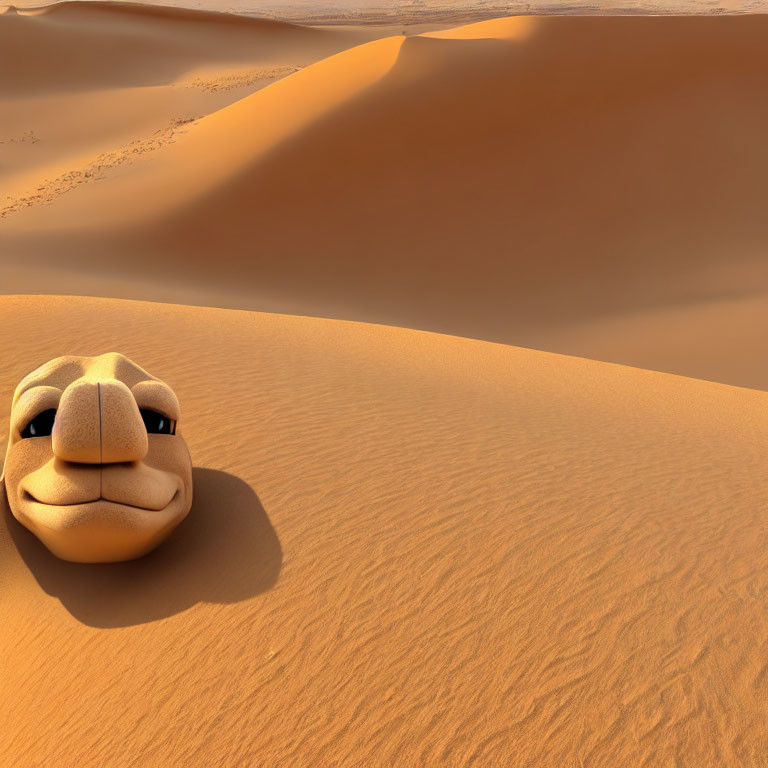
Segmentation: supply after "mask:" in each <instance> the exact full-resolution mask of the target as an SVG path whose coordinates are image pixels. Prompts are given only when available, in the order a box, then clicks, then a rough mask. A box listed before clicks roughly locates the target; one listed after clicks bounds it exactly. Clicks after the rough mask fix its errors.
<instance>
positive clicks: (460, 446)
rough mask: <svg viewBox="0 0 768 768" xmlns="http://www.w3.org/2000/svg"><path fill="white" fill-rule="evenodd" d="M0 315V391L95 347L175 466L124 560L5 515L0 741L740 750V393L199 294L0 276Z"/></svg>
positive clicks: (359, 757) (83, 748)
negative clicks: (146, 544)
mask: <svg viewBox="0 0 768 768" xmlns="http://www.w3.org/2000/svg"><path fill="white" fill-rule="evenodd" d="M52 317H53V318H55V322H51V318H52ZM0 327H2V328H3V339H4V345H5V347H4V354H3V356H2V357H0V383H1V386H0V392H2V393H4V396H6V397H7V398H8V402H9V401H10V395H11V391H12V388H13V386H14V385H15V383H16V381H17V380H18V378H19V377H20V376H22V375H23V374H24V373H26V372H27V371H28V370H29V369H31V368H33V367H34V366H36V365H37V364H38V363H40V362H41V361H44V360H46V359H48V358H49V357H51V356H54V355H59V354H63V353H84V354H97V353H99V352H103V351H107V350H112V349H120V350H121V351H123V352H124V353H126V354H128V355H130V356H131V357H133V358H134V359H135V360H136V361H137V362H139V363H141V364H142V365H146V366H147V367H148V368H149V369H150V370H152V371H153V372H154V373H156V374H157V375H159V376H162V377H163V378H164V379H166V380H167V381H168V382H169V383H170V384H171V385H172V386H173V387H174V388H175V389H176V391H177V392H178V393H179V396H180V399H181V402H182V407H183V428H184V432H185V435H186V438H187V441H188V443H189V445H190V448H191V451H192V456H193V458H194V460H195V464H196V466H197V467H198V469H197V470H196V472H195V483H196V503H195V506H194V507H193V510H192V513H191V515H190V518H189V519H188V520H187V521H186V522H185V523H184V525H183V526H182V527H181V528H180V529H179V531H178V532H177V535H175V536H174V537H173V538H172V539H171V541H169V542H168V543H167V545H165V546H164V547H163V548H162V549H160V550H158V551H157V552H156V553H155V554H154V555H152V556H150V557H148V558H147V559H145V560H142V561H137V562H135V563H133V564H127V565H124V566H110V567H107V568H104V567H88V566H86V567H82V566H73V565H72V564H64V563H61V562H57V561H55V560H53V559H52V558H50V557H49V556H47V555H46V554H45V552H43V551H42V550H41V547H40V545H39V543H38V542H37V541H36V540H35V539H33V538H31V537H30V536H29V535H28V534H27V533H26V532H25V531H24V530H23V529H21V528H20V527H19V526H18V525H17V524H16V523H15V521H13V520H12V519H9V517H8V514H7V512H6V513H5V515H4V517H3V520H4V522H3V525H2V528H1V530H2V535H1V536H0V548H1V549H2V552H1V553H0V613H1V614H2V616H3V622H2V623H0V645H1V646H2V648H3V655H2V661H0V665H1V666H0V670H1V676H2V686H0V732H2V734H3V750H4V751H3V755H4V756H3V760H4V762H5V763H7V764H9V765H51V764H55V765H57V766H60V767H61V768H70V767H71V768H74V767H75V766H78V768H79V767H80V766H99V768H105V766H106V767H108V768H111V767H112V766H120V767H121V768H124V767H125V766H142V767H143V768H144V767H147V766H168V765H181V764H186V765H217V766H233V767H234V766H243V765H270V766H276V767H277V768H282V767H285V768H287V767H288V766H299V765H322V766H328V767H329V768H330V767H331V766H338V767H339V768H341V767H342V766H358V765H392V766H403V767H404V768H410V767H411V766H434V765H446V766H449V765H450V766H459V765H487V766H491V765H493V766H497V765H498V766H501V765H536V766H541V768H556V767H557V768H560V767H561V766H568V765H585V766H590V768H599V767H600V766H605V767H606V768H609V767H610V768H614V766H616V765H628V766H629V765H632V766H640V765H648V766H658V765H678V766H691V767H692V768H693V767H694V766H702V765H722V766H744V765H751V766H757V765H761V764H762V763H761V761H762V760H763V758H764V756H765V754H766V750H767V749H768V741H767V739H766V734H767V733H768V728H767V727H766V726H767V725H768V723H766V711H765V706H764V702H765V699H766V695H768V673H767V672H768V667H767V666H766V658H768V629H767V628H766V622H765V606H766V595H767V594H768V592H767V590H768V554H767V553H768V540H767V538H766V537H767V535H768V534H767V532H766V526H765V521H764V512H763V509H764V506H765V499H766V496H767V495H768V480H766V474H765V472H764V463H765V455H766V452H767V451H768V408H766V404H767V402H766V397H768V396H767V395H766V394H765V393H760V392H754V391H749V390H741V389H736V388H732V387H727V386H723V385H717V384H710V383H706V382H701V381H694V380H690V379H684V378H678V377H674V376H669V375H665V374H658V373H651V372H648V371H642V370H637V369H631V368H623V367H618V366H612V365H607V364H601V363H596V362H592V361H587V360H581V359H575V358H567V357H561V356H557V355H551V354H545V353H539V352H533V351H528V350H523V349H516V348H511V347H504V346H500V345H494V344H489V343H484V342H476V341H470V340H466V339H459V338H454V337H447V336H439V335H432V334H428V333H423V332H414V331H408V330H403V329H396V328H385V327H378V326H372V325H364V324H356V323H348V322H340V321H332V320H322V319H311V318H299V317H291V316H279V315H265V314H258V313H247V312H234V311H226V310H214V309H198V308H184V307H177V306H167V305H152V304H141V303H132V302H118V301H109V300H98V299H75V298H44V297H2V298H0ZM7 415H8V414H7V411H6V410H5V409H3V410H2V412H1V416H0V431H3V432H4V431H5V430H6V428H7Z"/></svg>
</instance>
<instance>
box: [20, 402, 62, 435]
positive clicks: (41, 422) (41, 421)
mask: <svg viewBox="0 0 768 768" xmlns="http://www.w3.org/2000/svg"><path fill="white" fill-rule="evenodd" d="M54 421H56V409H55V408H49V409H48V410H47V411H43V412H42V413H38V414H37V416H35V418H34V419H32V421H30V422H29V424H27V426H26V427H24V429H23V430H22V432H21V436H22V438H27V437H47V436H48V435H50V434H51V432H53V422H54Z"/></svg>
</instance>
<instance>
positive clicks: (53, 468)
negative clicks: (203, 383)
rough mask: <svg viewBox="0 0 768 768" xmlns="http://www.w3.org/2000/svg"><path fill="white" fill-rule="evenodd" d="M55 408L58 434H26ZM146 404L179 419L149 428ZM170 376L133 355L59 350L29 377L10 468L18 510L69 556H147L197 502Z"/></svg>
mask: <svg viewBox="0 0 768 768" xmlns="http://www.w3.org/2000/svg"><path fill="white" fill-rule="evenodd" d="M49 408H56V409H57V412H56V421H55V423H54V427H53V434H52V435H50V436H47V437H43V436H41V437H32V438H26V439H22V437H21V433H22V431H23V429H24V427H25V426H26V425H27V423H28V422H29V421H30V420H31V419H32V418H34V417H35V416H36V415H37V414H39V413H41V412H42V411H45V410H47V409H49ZM139 408H149V409H151V410H154V411H158V412H159V413H162V414H163V415H165V416H167V417H168V418H170V419H173V420H175V421H176V422H177V427H176V434H175V435H157V434H150V435H148V434H147V431H146V429H145V427H144V422H143V421H142V419H141V414H140V413H139ZM179 416H180V413H179V403H178V400H177V398H176V395H175V394H174V393H173V391H172V390H171V388H170V387H168V385H166V384H164V383H163V382H161V381H159V380H158V379H156V378H154V377H153V376H151V375H150V374H148V373H147V372H146V371H145V370H143V369H142V368H140V367H139V366H138V365H136V364H135V363H133V362H131V361H130V360H129V359H128V358H127V357H124V356H123V355H119V354H116V353H110V354H106V355H101V356H99V357H71V356H68V357H58V358H56V359H55V360H51V361H50V362H48V363H46V364H45V365H43V366H41V367H40V368H38V369H37V370H35V371H33V372H32V373H30V374H29V375H28V376H26V377H25V378H24V379H23V380H22V381H21V382H20V384H19V386H18V387H17V388H16V392H15V393H14V396H13V403H12V406H11V430H10V437H9V440H8V451H7V453H6V457H5V465H4V467H3V477H2V478H0V479H2V480H3V482H4V484H5V489H6V494H7V496H8V505H9V507H10V509H11V512H12V513H13V516H14V517H15V518H16V519H17V520H18V521H19V522H20V523H21V524H22V525H24V526H25V527H26V528H28V529H29V530H30V531H32V533H34V534H35V536H37V537H38V538H39V539H40V540H41V541H42V542H43V544H45V546H46V547H48V549H49V550H50V551H51V552H53V554H54V555H56V556H57V557H60V558H62V559H63V560H71V561H73V562H80V563H104V562H116V561H120V560H132V559H134V558H137V557H141V556H142V555H144V554H146V553H147V552H149V551H150V550H152V549H154V548H155V547H156V546H157V545H158V544H160V543H161V542H162V541H163V540H164V539H165V538H167V536H168V535H169V534H170V533H171V531H173V529H174V528H175V527H176V526H177V525H178V524H179V523H180V522H181V521H182V520H183V519H184V518H185V517H186V516H187V513H188V512H189V509H190V506H191V505H192V462H191V459H190V455H189V449H188V448H187V444H186V443H185V442H184V438H183V437H182V436H181V433H180V431H179V427H178V421H179Z"/></svg>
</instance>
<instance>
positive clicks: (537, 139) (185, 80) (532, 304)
mask: <svg viewBox="0 0 768 768" xmlns="http://www.w3.org/2000/svg"><path fill="white" fill-rule="evenodd" d="M104 30H105V31H104ZM393 31H396V32H397V33H398V34H394V35H393V34H392V32H393ZM401 31H402V30H401V29H399V28H390V29H389V30H387V29H375V30H374V29H368V30H361V29H360V28H355V27H350V28H344V29H343V30H341V29H338V28H337V29H327V28H317V27H312V28H308V27H301V26H297V25H291V24H286V23H282V22H274V21H264V20H255V19H245V18H240V17H235V16H227V15H221V14H213V13H203V12H192V11H180V10H169V9H165V10H152V11H151V12H150V11H148V10H147V9H141V8H139V9H138V10H137V8H135V7H131V6H123V5H120V4H106V3H65V4H63V5H61V6H54V8H53V9H51V10H48V11H45V13H38V12H29V11H24V12H23V13H16V14H11V15H9V14H5V15H3V16H0V40H11V41H14V40H15V41H17V42H15V43H14V45H17V46H26V47H25V50H27V51H40V50H43V49H44V48H45V46H48V48H45V50H48V49H49V48H50V49H51V50H59V51H67V50H70V48H67V46H71V45H76V46H77V50H78V51H82V56H77V57H73V56H69V57H67V56H63V57H62V61H63V62H64V63H65V64H66V66H63V67H62V71H64V72H65V74H63V75H62V78H63V79H65V80H66V82H67V83H68V84H69V86H68V88H69V90H67V92H66V93H65V92H64V91H65V90H66V89H63V86H62V85H61V82H59V81H58V80H57V79H56V77H53V76H49V74H48V73H49V72H51V71H52V69H55V67H52V66H46V67H42V65H41V67H39V68H37V69H36V68H35V67H30V68H26V69H24V68H19V67H15V68H14V67H10V66H4V67H3V68H2V69H3V71H4V73H5V74H4V75H3V78H4V80H3V82H4V83H5V85H4V88H5V91H4V92H5V94H6V96H5V98H7V99H9V100H10V102H9V103H10V104H11V105H12V107H13V108H12V109H11V110H10V114H12V115H18V117H17V118H14V119H15V120H16V122H15V124H14V125H15V128H14V131H15V133H13V136H11V137H10V138H9V139H8V141H7V143H6V144H4V145H2V146H0V152H4V153H5V154H4V155H3V156H4V157H8V158H11V159H9V160H7V161H4V164H3V168H2V170H0V174H2V173H3V171H5V176H2V175H0V186H1V187H2V189H3V191H4V198H3V201H2V207H3V218H2V219H0V284H2V290H3V291H5V292H8V293H14V292H16V293H29V292H34V293H46V292H50V293H76V294H94V295H106V296H114V297H122V298H135V299H147V298H150V299H156V300H160V301H166V302H174V303H185V304H194V303H197V304H203V305H215V306H222V307H236V308H244V309H255V310H261V311H275V312H288V313H291V314H304V315H312V316H325V317H339V318H344V319H350V320H362V321H369V322H376V323H383V324H387V325H398V326H406V327H412V328H421V329H426V330H432V331H440V332H445V333H451V334H458V335H461V336H467V337H474V338H481V339H487V340H491V341H499V342H503V343H509V344H515V345H519V346H526V347H534V348H543V349H547V350H550V351H556V352H563V353H568V354H577V355H582V356H587V357H593V358H597V359H603V360H609V361H614V362H620V363H626V364H631V365H637V366H641V367H647V368H655V369H662V370H666V371H670V372H673V373H680V374H684V375H689V376H693V377H698V378H707V379H712V380H719V381H724V382H728V383H732V384H738V385H742V386H749V387H758V388H764V389H768V363H766V359H767V358H766V356H765V355H764V349H765V342H766V340H767V338H766V333H767V332H766V330H765V329H766V328H768V324H767V323H766V320H767V319H768V312H767V309H768V269H766V265H765V254H764V251H765V248H764V244H765V242H766V240H767V239H768V217H767V216H766V215H765V210H766V191H767V190H766V179H767V178H768V142H766V141H765V136H766V132H767V131H768V101H766V99H765V84H766V79H767V78H768V46H766V45H765V40H766V39H767V38H768V16H763V15H741V16H709V17H638V16H635V17H586V16H571V17H519V18H507V19H496V20H491V21H485V22H480V23H477V24H471V25H469V26H465V27H460V28H458V29H453V30H442V31H437V32H431V33H430V32H428V31H426V32H425V31H422V33H421V34H415V31H414V34H411V33H410V32H409V34H407V35H405V36H404V35H402V34H399V33H400V32H401ZM89 35H90V36H89ZM110 35H111V36H112V37H109V36H110ZM116 36H123V37H125V38H126V40H127V42H124V43H121V42H120V41H119V40H117V39H116ZM366 36H367V37H366ZM376 37H378V38H380V39H372V38H376ZM137 39H138V40H139V41H140V42H141V43H142V46H143V47H141V48H137V47H136V46H137V43H136V40H137ZM56 46H58V48H56ZM107 46H108V47H109V48H110V51H108V52H107V51H105V50H104V48H105V47H107ZM153 46H154V47H153ZM0 50H3V51H4V53H3V54H0V55H1V56H5V57H6V63H7V64H8V65H10V64H12V63H13V62H15V61H17V60H18V57H19V56H20V55H21V54H20V53H19V52H18V51H17V52H16V53H15V54H14V53H13V52H10V53H8V51H9V50H11V49H9V48H7V47H5V48H4V47H2V46H0ZM136 50H139V51H140V57H139V58H140V63H137V59H136V55H134V54H135V51H136ZM337 51H338V52H337ZM331 54H333V55H331ZM33 59H34V57H33ZM48 61H49V64H50V60H48ZM89 61H90V62H104V63H103V65H102V66H95V65H89V64H88V62H89ZM254 62H255V63H254ZM313 62H314V63H313ZM257 65H258V66H257ZM305 65H308V66H305ZM78 67H79V68H81V69H82V72H81V71H80V69H77V71H75V69H76V68H78ZM254 67H256V69H253V68H254ZM259 67H262V68H264V67H267V68H272V69H269V70H264V69H261V70H259V69H258V68H259ZM249 68H250V69H249ZM281 68H282V69H281ZM286 68H287V69H286ZM294 69H295V71H293V70H294ZM289 70H290V71H289ZM258 71H261V72H262V75H264V76H263V77H261V79H259V78H258V77H255V75H254V72H256V73H258ZM201 72H202V73H203V74H200V73H201ZM248 72H251V75H253V76H254V78H255V79H253V80H249V79H248V78H249V77H250V75H248ZM269 72H271V73H272V74H268V73H269ZM196 73H197V74H196ZM238 73H239V74H238ZM57 77H58V76H57ZM238 77H241V78H244V79H240V80H238ZM227 78H231V79H229V80H228V79H227ZM227 82H230V83H235V84H236V87H235V88H234V90H231V91H228V90H224V86H225V85H226V83H227ZM192 83H197V85H196V86H194V87H187V86H191V84H192ZM206 83H207V84H208V85H207V86H205V84H206ZM265 85H266V87H264V86H265ZM182 86H183V87H182ZM73 89H74V92H70V91H72V90H73ZM20 94H21V95H20ZM169 94H174V96H173V98H170V97H169ZM65 105H69V106H70V107H71V110H66V109H64V106H65ZM62 113H64V114H63V116H62V117H59V116H60V115H62ZM126 113H130V115H131V117H130V119H126V120H123V119H122V115H124V114H126ZM22 114H23V115H24V119H22V118H21V115H22ZM46 116H48V117H46ZM83 126H85V127H83ZM89 126H90V127H89ZM48 134H50V136H48ZM14 137H15V138H14ZM25 137H26V138H25ZM35 138H39V141H35ZM11 139H13V141H15V143H13V144H12V142H11ZM110 147H111V148H110ZM735 345H738V350H739V351H738V353H736V352H735V351H734V346H735Z"/></svg>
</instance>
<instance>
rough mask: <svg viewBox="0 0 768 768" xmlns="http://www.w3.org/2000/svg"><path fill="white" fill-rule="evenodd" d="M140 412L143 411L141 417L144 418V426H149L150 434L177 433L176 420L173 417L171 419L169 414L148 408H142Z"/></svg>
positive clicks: (148, 431)
mask: <svg viewBox="0 0 768 768" xmlns="http://www.w3.org/2000/svg"><path fill="white" fill-rule="evenodd" d="M139 413H141V418H142V419H144V426H145V427H146V428H147V433H148V434H150V435H175V434H176V422H175V421H173V419H169V418H168V417H167V416H163V414H162V413H158V412H157V411H150V410H148V409H146V408H141V409H140V410H139Z"/></svg>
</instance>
